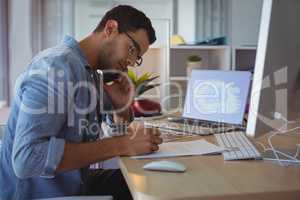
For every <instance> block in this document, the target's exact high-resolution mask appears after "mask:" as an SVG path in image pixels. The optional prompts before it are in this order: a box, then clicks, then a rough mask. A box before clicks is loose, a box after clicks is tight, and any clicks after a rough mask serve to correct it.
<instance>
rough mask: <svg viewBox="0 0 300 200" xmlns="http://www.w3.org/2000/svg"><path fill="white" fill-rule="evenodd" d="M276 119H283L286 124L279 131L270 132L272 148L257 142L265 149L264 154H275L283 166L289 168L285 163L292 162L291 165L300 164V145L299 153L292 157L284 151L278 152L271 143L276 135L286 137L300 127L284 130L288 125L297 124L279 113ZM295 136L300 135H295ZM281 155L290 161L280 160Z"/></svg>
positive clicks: (270, 143) (270, 144)
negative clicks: (270, 152) (269, 152)
mask: <svg viewBox="0 0 300 200" xmlns="http://www.w3.org/2000/svg"><path fill="white" fill-rule="evenodd" d="M276 118H277V119H282V120H283V121H284V122H285V124H284V125H282V126H281V127H280V128H278V129H277V131H270V132H269V133H271V135H270V136H269V137H268V144H269V146H270V148H266V147H265V146H264V145H263V144H262V143H260V142H257V143H258V144H260V145H261V146H262V147H263V148H264V152H266V151H269V150H271V151H272V152H273V154H274V155H275V157H276V160H277V161H278V163H279V164H280V165H281V166H287V164H285V163H289V162H291V163H299V164H300V160H299V159H298V158H297V157H298V155H299V154H300V144H297V152H296V153H295V155H294V156H291V155H288V154H286V153H284V152H282V151H279V150H276V149H275V147H274V146H273V144H272V141H271V139H272V138H273V137H275V136H276V135H284V134H286V133H289V132H291V131H295V130H297V129H300V126H297V127H295V128H291V129H286V130H284V128H286V127H287V125H288V124H292V123H295V121H288V120H287V119H286V118H284V117H283V116H282V115H281V114H280V113H277V116H276ZM294 134H300V133H294ZM279 154H280V155H283V156H285V157H286V158H289V159H286V160H283V159H280V158H279Z"/></svg>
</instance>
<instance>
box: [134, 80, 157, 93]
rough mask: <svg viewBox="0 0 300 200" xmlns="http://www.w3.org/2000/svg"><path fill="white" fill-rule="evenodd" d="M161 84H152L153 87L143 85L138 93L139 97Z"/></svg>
mask: <svg viewBox="0 0 300 200" xmlns="http://www.w3.org/2000/svg"><path fill="white" fill-rule="evenodd" d="M159 85H160V84H159V83H157V84H152V85H141V87H139V88H138V91H137V95H138V96H139V95H141V94H143V93H145V92H146V91H148V90H150V89H152V88H155V87H157V86H159Z"/></svg>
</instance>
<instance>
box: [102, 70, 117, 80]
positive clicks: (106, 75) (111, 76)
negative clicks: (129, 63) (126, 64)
mask: <svg viewBox="0 0 300 200" xmlns="http://www.w3.org/2000/svg"><path fill="white" fill-rule="evenodd" d="M102 72H103V74H102V76H103V82H104V83H109V82H112V81H114V80H116V79H118V78H119V77H120V74H119V73H116V72H105V71H102Z"/></svg>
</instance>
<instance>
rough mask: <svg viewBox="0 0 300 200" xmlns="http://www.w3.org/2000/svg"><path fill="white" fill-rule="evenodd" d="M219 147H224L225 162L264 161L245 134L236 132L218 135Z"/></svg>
mask: <svg viewBox="0 0 300 200" xmlns="http://www.w3.org/2000/svg"><path fill="white" fill-rule="evenodd" d="M215 138H216V140H217V142H218V144H219V146H221V147H224V148H225V149H226V151H224V152H223V153H222V154H223V157H224V160H249V159H256V160H259V159H262V157H261V154H260V153H259V152H258V151H257V149H256V148H255V147H254V145H253V144H252V143H251V142H250V141H249V139H248V138H247V137H246V135H245V132H242V131H236V132H229V133H220V134H216V135H215Z"/></svg>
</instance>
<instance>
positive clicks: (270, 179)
mask: <svg viewBox="0 0 300 200" xmlns="http://www.w3.org/2000/svg"><path fill="white" fill-rule="evenodd" d="M200 138H201V139H203V138H204V139H206V140H208V141H210V142H215V141H214V136H205V137H199V139H200ZM257 141H260V142H263V143H266V142H265V141H266V136H263V137H261V138H259V139H258V140H257ZM298 143H299V144H300V135H289V136H276V137H275V138H274V144H275V145H276V146H277V145H280V147H282V148H284V147H290V146H291V144H298ZM168 160H173V161H178V162H181V163H183V164H184V165H186V167H187V171H186V172H185V173H164V172H153V171H152V172H151V171H145V170H143V169H142V167H143V165H144V164H146V163H148V162H150V161H152V160H149V159H147V160H135V159H131V158H128V157H122V158H120V160H119V163H120V167H121V170H122V173H123V175H124V177H125V179H126V182H127V184H128V186H129V188H130V191H131V193H132V195H133V197H134V199H135V200H148V199H151V200H154V199H185V200H186V199H210V200H212V199H243V200H244V199H251V200H252V199H272V200H273V199H297V198H299V197H300V166H289V167H281V166H279V165H278V164H274V163H273V162H270V161H253V160H252V161H224V160H223V157H222V155H213V156H212V155H210V156H191V157H178V158H170V159H168Z"/></svg>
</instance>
